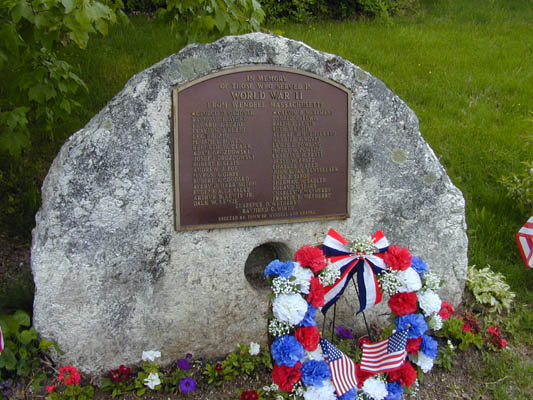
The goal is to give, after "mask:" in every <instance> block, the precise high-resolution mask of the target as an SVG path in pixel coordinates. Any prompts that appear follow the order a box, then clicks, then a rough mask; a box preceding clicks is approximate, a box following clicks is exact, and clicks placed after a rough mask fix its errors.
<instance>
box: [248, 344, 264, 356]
mask: <svg viewBox="0 0 533 400" xmlns="http://www.w3.org/2000/svg"><path fill="white" fill-rule="evenodd" d="M260 351H261V347H260V346H259V343H255V342H250V350H249V351H248V353H250V355H251V356H256V355H258V354H259V352H260Z"/></svg>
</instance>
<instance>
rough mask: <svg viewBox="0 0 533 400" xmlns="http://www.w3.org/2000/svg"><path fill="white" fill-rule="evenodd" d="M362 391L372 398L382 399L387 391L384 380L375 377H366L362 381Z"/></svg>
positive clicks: (375, 399)
mask: <svg viewBox="0 0 533 400" xmlns="http://www.w3.org/2000/svg"><path fill="white" fill-rule="evenodd" d="M363 392H364V393H365V394H367V395H368V396H370V397H372V399H374V400H383V399H384V398H385V396H387V394H388V393H389V392H388V390H387V386H386V385H385V382H383V381H381V380H379V379H376V378H368V379H367V380H366V381H365V383H363Z"/></svg>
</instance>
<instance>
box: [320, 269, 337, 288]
mask: <svg viewBox="0 0 533 400" xmlns="http://www.w3.org/2000/svg"><path fill="white" fill-rule="evenodd" d="M340 276H341V270H340V269H339V268H338V267H335V266H334V265H333V264H329V265H328V266H327V267H326V268H324V269H323V270H322V271H320V273H319V275H318V279H319V280H320V283H321V284H322V286H324V287H326V286H331V285H333V284H334V283H335V282H336V281H337V279H339V278H340Z"/></svg>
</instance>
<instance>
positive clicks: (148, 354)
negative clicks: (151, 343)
mask: <svg viewBox="0 0 533 400" xmlns="http://www.w3.org/2000/svg"><path fill="white" fill-rule="evenodd" d="M156 358H161V352H160V351H154V350H150V351H143V355H142V360H143V361H150V362H154V360H155V359H156Z"/></svg>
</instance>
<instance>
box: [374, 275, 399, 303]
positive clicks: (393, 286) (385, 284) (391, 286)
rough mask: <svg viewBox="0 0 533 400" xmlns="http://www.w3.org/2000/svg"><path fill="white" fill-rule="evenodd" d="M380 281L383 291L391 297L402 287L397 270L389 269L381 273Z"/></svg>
mask: <svg viewBox="0 0 533 400" xmlns="http://www.w3.org/2000/svg"><path fill="white" fill-rule="evenodd" d="M378 281H379V288H380V289H381V291H382V292H383V293H385V294H386V295H387V296H389V297H391V296H393V295H395V294H396V293H398V289H400V288H401V287H402V282H401V281H400V278H399V277H398V273H397V271H392V270H387V271H385V272H383V273H382V274H379V275H378Z"/></svg>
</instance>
